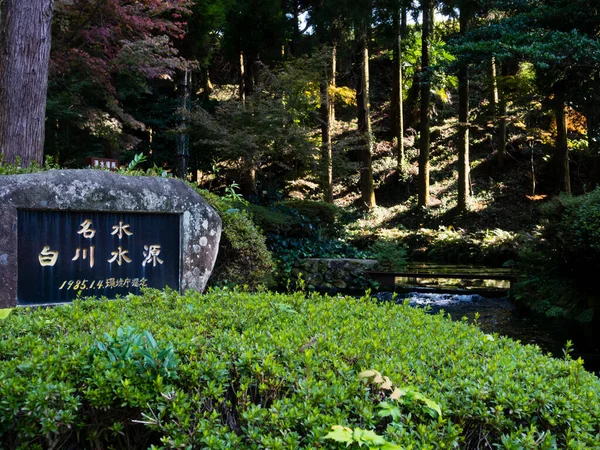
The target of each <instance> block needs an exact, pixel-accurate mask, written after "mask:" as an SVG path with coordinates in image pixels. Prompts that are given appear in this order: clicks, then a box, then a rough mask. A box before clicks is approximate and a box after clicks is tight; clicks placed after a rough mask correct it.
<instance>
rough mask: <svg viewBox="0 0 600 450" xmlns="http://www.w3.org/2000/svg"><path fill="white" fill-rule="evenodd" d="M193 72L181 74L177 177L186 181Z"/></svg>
mask: <svg viewBox="0 0 600 450" xmlns="http://www.w3.org/2000/svg"><path fill="white" fill-rule="evenodd" d="M191 77H192V72H191V70H188V69H185V70H182V71H181V72H180V73H179V80H178V81H179V82H178V86H177V89H178V90H179V92H178V94H179V98H180V101H181V104H180V108H181V115H182V117H181V123H180V124H179V127H180V129H179V131H178V132H177V176H178V177H179V178H181V179H185V177H186V175H187V171H188V161H189V159H190V136H189V134H188V132H187V129H186V128H187V116H188V114H189V112H190V111H191V109H192V95H191V84H192V83H191V81H192V80H191Z"/></svg>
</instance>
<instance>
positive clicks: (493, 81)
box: [489, 56, 499, 118]
mask: <svg viewBox="0 0 600 450" xmlns="http://www.w3.org/2000/svg"><path fill="white" fill-rule="evenodd" d="M497 74H498V67H497V64H496V58H495V57H494V56H492V61H491V64H490V83H489V89H490V114H491V115H492V116H493V117H494V118H495V116H496V114H497V112H498V111H497V109H498V101H499V98H498V75H497Z"/></svg>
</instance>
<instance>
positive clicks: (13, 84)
mask: <svg viewBox="0 0 600 450" xmlns="http://www.w3.org/2000/svg"><path fill="white" fill-rule="evenodd" d="M0 4H1V5H2V7H1V8H2V12H1V14H0V154H4V161H5V162H7V163H10V164H12V163H15V162H16V160H17V158H20V161H21V165H23V166H28V165H29V164H30V163H32V162H35V163H37V164H39V165H41V164H42V163H43V160H44V126H45V119H46V92H47V89H48V61H49V58H50V42H51V29H52V27H51V25H52V10H53V6H54V1H53V0H4V2H0Z"/></svg>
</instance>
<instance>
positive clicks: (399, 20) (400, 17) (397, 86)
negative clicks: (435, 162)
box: [391, 7, 406, 174]
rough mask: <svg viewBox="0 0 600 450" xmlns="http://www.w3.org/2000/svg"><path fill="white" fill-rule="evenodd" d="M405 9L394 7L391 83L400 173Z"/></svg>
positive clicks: (403, 156)
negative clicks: (400, 9)
mask: <svg viewBox="0 0 600 450" xmlns="http://www.w3.org/2000/svg"><path fill="white" fill-rule="evenodd" d="M405 16H406V9H405V8H404V7H403V8H402V12H400V11H399V10H398V9H394V12H393V21H394V34H395V36H394V64H393V71H394V73H393V84H392V104H391V116H392V126H391V129H392V134H393V135H394V137H395V138H396V142H397V143H398V144H397V149H398V151H397V166H398V169H397V170H398V174H401V173H402V171H403V169H404V165H405V159H406V155H405V152H404V111H403V109H402V28H403V24H404V22H405V21H406V17H405Z"/></svg>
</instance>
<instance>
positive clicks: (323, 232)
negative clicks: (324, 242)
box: [247, 200, 342, 238]
mask: <svg viewBox="0 0 600 450" xmlns="http://www.w3.org/2000/svg"><path fill="white" fill-rule="evenodd" d="M247 209H248V212H249V213H250V214H251V215H252V218H253V219H254V221H255V223H256V224H257V225H258V226H259V227H260V228H261V229H262V230H263V231H264V232H265V234H266V235H271V234H275V235H278V236H286V237H291V238H311V237H313V236H314V235H315V234H319V235H320V236H322V237H326V238H335V237H339V235H340V232H341V224H340V221H341V215H342V210H341V209H340V208H339V207H337V206H335V205H332V204H329V203H325V202H315V201H310V200H286V201H284V202H280V203H275V204H274V205H271V206H261V205H254V204H249V205H248V207H247Z"/></svg>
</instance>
